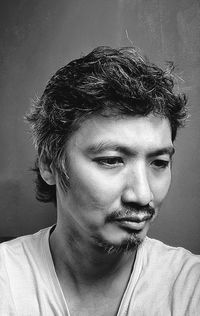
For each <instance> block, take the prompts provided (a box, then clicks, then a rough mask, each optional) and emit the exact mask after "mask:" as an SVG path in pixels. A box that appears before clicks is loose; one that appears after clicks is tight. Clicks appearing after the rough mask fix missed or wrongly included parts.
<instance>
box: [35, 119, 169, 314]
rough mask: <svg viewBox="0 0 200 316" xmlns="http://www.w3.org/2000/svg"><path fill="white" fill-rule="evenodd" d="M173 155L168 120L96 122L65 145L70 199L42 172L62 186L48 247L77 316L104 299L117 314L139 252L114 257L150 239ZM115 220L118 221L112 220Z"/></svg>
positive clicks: (43, 170)
mask: <svg viewBox="0 0 200 316" xmlns="http://www.w3.org/2000/svg"><path fill="white" fill-rule="evenodd" d="M172 154H173V144H172V140H171V129H170V124H169V121H168V120H167V119H166V118H159V117H155V116H153V115H150V116H148V117H123V118H104V117H97V116H96V117H93V118H91V119H89V120H87V121H85V122H84V123H83V124H82V125H81V127H80V128H79V130H77V131H76V132H75V133H74V134H73V135H72V137H71V139H70V140H69V142H68V143H67V144H66V155H67V158H68V159H67V160H68V165H67V174H68V176H69V183H70V186H69V188H68V190H67V192H64V191H63V189H62V188H61V187H60V184H59V181H58V176H57V175H56V173H54V172H53V171H48V169H47V168H46V167H45V166H43V168H41V174H42V176H43V178H44V179H45V181H47V182H48V181H49V182H48V183H49V184H54V183H55V184H56V187H57V211H58V219H57V225H56V228H55V230H54V231H53V233H52V234H51V237H50V247H51V252H52V257H53V261H54V264H55V269H56V272H57V275H58V279H59V280H60V283H61V287H62V289H63V293H64V295H65V296H66V297H67V298H71V299H70V301H71V306H70V311H72V310H73V311H74V315H76V311H77V315H82V314H83V315H86V314H87V313H86V312H83V313H82V314H81V309H80V308H81V307H82V308H83V306H85V311H86V310H90V312H91V310H92V307H91V306H90V304H91V303H89V302H91V300H92V301H95V300H98V299H99V300H100V302H101V304H102V302H103V297H102V295H101V293H107V294H106V297H109V301H108V302H107V301H106V303H105V306H106V304H108V306H109V312H108V314H109V313H110V314H109V315H112V313H111V308H112V304H113V314H114V313H116V311H117V310H116V307H118V305H119V302H120V299H121V297H122V295H123V292H124V290H125V288H126V285H127V282H128V278H129V275H130V271H131V268H132V264H133V260H134V256H135V253H136V249H137V248H136V246H135V247H132V248H133V249H132V251H131V252H124V251H117V252H115V251H112V250H113V249H114V250H115V249H120V248H119V247H120V245H121V244H125V245H126V244H127V243H128V242H129V241H130V239H131V238H132V239H133V240H134V241H136V242H138V241H140V242H141V241H142V240H143V239H144V238H145V236H146V235H147V232H148V230H149V227H150V225H151V223H152V222H153V221H154V219H155V218H156V216H157V214H158V211H159V209H160V207H161V204H162V202H163V200H164V198H165V197H166V195H167V192H168V190H169V187H170V182H171V156H172ZM149 207H151V210H153V211H152V213H151V215H149V211H148V209H149ZM146 209H147V210H146ZM111 214H114V217H112V219H111V220H108V219H109V216H110V215H111ZM118 215H119V217H120V220H118V218H117V220H116V216H118ZM146 215H148V216H147V217H145V216H146ZM131 216H132V217H131ZM130 218H132V219H130ZM145 218H146V220H145ZM97 239H98V240H100V241H102V242H105V243H106V244H108V245H110V248H109V250H108V251H105V249H103V248H102V247H100V246H98V244H97ZM133 246H134V243H133ZM112 247H113V248H112ZM109 252H110V253H109ZM80 263H81V264H80ZM86 289H87V291H86ZM85 293H87V295H86V294H85ZM95 293H96V294H95ZM74 297H76V299H74ZM114 297H115V299H114ZM104 298H105V295H104ZM78 299H80V300H78ZM84 302H85V305H84ZM95 302H96V301H95ZM88 304H89V305H88ZM89 306H90V307H91V308H90V307H89ZM94 308H95V307H94ZM95 313H97V312H95ZM88 314H89V313H88ZM96 315H97V314H96ZM104 315H106V310H104Z"/></svg>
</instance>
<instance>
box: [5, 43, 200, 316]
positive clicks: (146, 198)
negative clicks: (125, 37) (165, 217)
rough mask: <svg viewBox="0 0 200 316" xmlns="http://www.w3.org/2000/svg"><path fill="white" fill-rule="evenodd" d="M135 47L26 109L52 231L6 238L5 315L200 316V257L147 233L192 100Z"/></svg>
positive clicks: (78, 70)
mask: <svg viewBox="0 0 200 316" xmlns="http://www.w3.org/2000/svg"><path fill="white" fill-rule="evenodd" d="M173 78H174V77H173V75H172V74H171V72H170V71H169V69H168V70H166V71H164V70H161V69H160V68H158V67H157V66H155V65H153V64H150V63H149V62H148V61H146V60H144V59H143V58H142V57H141V56H140V55H139V54H138V53H137V52H136V51H135V50H134V49H133V48H121V49H112V48H109V47H98V48H96V49H94V50H93V51H92V52H91V53H90V54H88V55H87V56H85V57H82V58H80V59H77V60H74V61H72V62H70V63H69V64H68V65H67V66H65V67H63V68H61V69H60V70H58V72H57V73H56V74H55V75H54V76H53V77H52V78H51V80H50V81H49V83H48V85H47V87H46V89H45V91H44V93H43V95H42V97H41V98H40V100H39V101H37V103H36V104H35V105H34V106H33V109H32V112H31V113H30V114H29V115H28V116H27V119H28V121H29V122H30V124H31V126H32V131H33V137H34V142H35V146H36V148H37V152H38V159H37V161H36V166H35V171H36V173H37V198H38V199H39V200H40V201H43V202H53V203H54V204H55V205H56V208H57V223H56V225H54V226H53V227H50V228H47V229H43V230H42V231H40V232H38V233H36V234H34V235H30V236H24V237H20V238H17V239H16V240H13V241H10V242H7V243H3V244H1V249H0V262H1V265H0V295H1V296H0V297H1V298H0V315H20V316H23V315H26V316H27V315H33V316H36V315H46V316H50V315H71V316H77V315H97V316H98V315H104V316H105V315H109V316H112V315H118V316H119V315H128V316H132V315H137V316H139V315H176V316H180V315H192V316H194V315H200V258H199V256H195V255H193V254H191V253H190V252H189V251H187V250H185V249H183V248H174V247H170V246H167V245H164V244H163V243H162V242H160V241H157V240H154V239H150V238H148V237H147V232H148V230H149V227H150V225H151V223H152V222H153V221H154V219H155V218H156V216H157V214H158V211H159V209H160V206H161V204H162V202H163V200H164V198H165V196H166V195H167V192H168V190H169V187H170V182H171V164H172V155H173V153H174V147H173V143H174V140H175V137H176V133H177V129H178V127H180V126H182V125H183V122H184V119H185V117H186V98H185V96H184V95H180V94H176V93H175V92H174V91H173V90H174V89H173V88H174V82H173Z"/></svg>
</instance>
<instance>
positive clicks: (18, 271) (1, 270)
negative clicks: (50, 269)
mask: <svg viewBox="0 0 200 316" xmlns="http://www.w3.org/2000/svg"><path fill="white" fill-rule="evenodd" d="M49 229H50V228H47V229H43V230H41V231H39V232H37V233H35V234H33V235H27V236H22V237H18V238H16V239H13V240H11V241H8V242H3V243H1V244H0V297H1V300H0V315H5V314H6V315H8V314H9V315H10V314H12V315H15V313H16V302H18V299H19V297H20V296H21V297H22V298H23V297H25V296H31V295H32V294H31V293H32V292H31V291H32V290H30V289H32V288H33V285H32V283H31V282H32V280H33V278H34V277H35V274H36V272H37V270H38V271H39V269H42V265H41V263H42V259H43V258H42V247H43V243H44V240H45V236H47V235H48V231H49ZM36 267H39V269H38V268H36ZM29 285H30V286H29ZM25 293H26V295H25ZM24 295H25V296H24ZM16 297H17V299H16Z"/></svg>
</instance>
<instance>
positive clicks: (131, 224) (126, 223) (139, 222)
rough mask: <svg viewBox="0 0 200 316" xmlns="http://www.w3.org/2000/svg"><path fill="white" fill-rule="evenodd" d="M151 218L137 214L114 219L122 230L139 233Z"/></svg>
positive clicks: (150, 216)
mask: <svg viewBox="0 0 200 316" xmlns="http://www.w3.org/2000/svg"><path fill="white" fill-rule="evenodd" d="M151 218H152V215H149V214H148V215H144V214H137V215H132V216H129V217H127V216H125V217H120V218H117V219H115V222H116V223H117V224H118V225H119V226H120V227H123V228H125V229H126V228H127V229H129V230H134V231H140V230H142V229H143V228H144V227H145V225H146V222H147V221H149V220H150V219H151Z"/></svg>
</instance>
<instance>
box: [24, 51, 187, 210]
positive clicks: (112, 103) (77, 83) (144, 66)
mask: <svg viewBox="0 0 200 316" xmlns="http://www.w3.org/2000/svg"><path fill="white" fill-rule="evenodd" d="M173 68H174V67H173V64H172V63H170V64H169V65H168V66H167V68H166V69H165V70H162V69H160V68H159V67H157V66H156V65H154V64H151V63H150V62H149V61H148V60H146V59H145V58H143V57H142V56H141V55H140V54H139V53H138V52H137V51H136V50H135V49H134V48H132V47H124V48H120V49H112V48H110V47H104V46H102V47H97V48H95V49H94V50H93V51H92V52H91V53H89V54H88V55H86V56H84V57H81V58H79V59H76V60H73V61H72V62H70V63H69V64H67V65H66V66H64V67H62V68H61V69H59V70H58V71H57V72H56V73H55V75H54V76H53V77H52V78H51V79H50V81H49V82H48V84H47V86H46V88H45V90H44V93H43V95H42V97H41V98H40V99H39V100H37V101H36V102H34V104H33V106H32V109H31V112H30V113H29V114H28V115H27V116H26V119H27V120H28V122H29V123H30V125H31V129H32V132H33V138H34V143H35V146H36V148H37V152H38V156H37V159H36V163H35V168H34V171H35V172H36V174H37V180H36V198H37V199H38V200H39V201H43V202H54V203H55V204H56V188H55V186H50V185H48V184H46V182H45V181H44V180H43V179H42V177H41V175H40V171H39V160H42V161H44V162H45V163H47V164H49V165H50V164H53V166H54V168H56V171H57V173H58V175H59V178H60V179H61V184H63V185H64V186H65V188H66V189H67V175H66V154H65V153H64V147H65V144H66V142H67V140H68V139H69V137H70V136H71V135H72V133H73V132H74V131H76V130H77V129H78V128H79V127H80V125H81V122H83V121H84V120H86V119H88V118H89V117H91V116H92V115H104V116H109V117H111V116H114V115H118V116H120V115H132V116H135V115H142V116H147V115H148V114H150V113H152V114H154V115H157V116H161V117H165V118H167V119H168V120H169V122H170V125H171V133H172V141H174V139H175V137H176V134H177V129H178V128H179V127H180V126H183V123H184V121H185V118H186V103H187V102H186V96H185V94H180V93H175V92H174V82H175V77H174V75H173V74H172V73H173Z"/></svg>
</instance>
